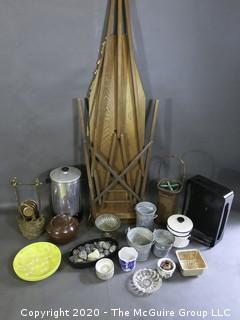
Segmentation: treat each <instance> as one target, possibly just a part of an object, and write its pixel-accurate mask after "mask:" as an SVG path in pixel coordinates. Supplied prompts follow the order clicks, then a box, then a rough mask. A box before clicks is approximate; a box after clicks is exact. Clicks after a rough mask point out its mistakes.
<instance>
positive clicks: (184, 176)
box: [159, 154, 186, 184]
mask: <svg viewBox="0 0 240 320" xmlns="http://www.w3.org/2000/svg"><path fill="white" fill-rule="evenodd" d="M171 158H172V159H176V160H178V161H179V162H180V165H181V180H182V184H183V183H184V181H185V178H186V166H185V162H184V161H183V160H182V159H181V158H179V157H178V156H175V155H173V154H171V155H170V156H165V157H161V158H160V159H171ZM159 177H160V168H159Z"/></svg>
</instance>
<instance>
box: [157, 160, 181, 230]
mask: <svg viewBox="0 0 240 320" xmlns="http://www.w3.org/2000/svg"><path fill="white" fill-rule="evenodd" d="M168 158H174V159H176V160H178V161H179V162H180V165H181V168H182V170H181V171H182V172H181V179H171V178H163V179H161V180H160V181H159V182H158V184H157V188H158V218H157V219H156V222H157V224H161V225H166V223H167V219H168V218H169V217H170V216H171V215H172V214H176V212H177V208H178V200H179V195H180V193H181V191H182V189H183V184H184V180H185V176H186V169H185V163H184V161H183V160H182V159H180V158H178V157H176V156H174V155H171V156H169V157H168ZM165 183H166V184H167V183H169V184H170V185H174V184H178V185H179V188H178V189H177V190H167V189H165V188H162V187H161V186H162V185H163V184H165Z"/></svg>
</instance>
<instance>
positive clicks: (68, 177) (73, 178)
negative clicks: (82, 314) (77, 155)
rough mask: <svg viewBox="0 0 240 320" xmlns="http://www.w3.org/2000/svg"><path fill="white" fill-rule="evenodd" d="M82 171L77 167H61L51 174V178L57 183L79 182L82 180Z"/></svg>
mask: <svg viewBox="0 0 240 320" xmlns="http://www.w3.org/2000/svg"><path fill="white" fill-rule="evenodd" d="M80 176H81V171H80V170H79V169H77V168H75V167H60V168H56V169H54V170H52V171H51V172H50V178H51V180H52V181H54V182H57V183H71V182H77V181H78V180H79V179H80Z"/></svg>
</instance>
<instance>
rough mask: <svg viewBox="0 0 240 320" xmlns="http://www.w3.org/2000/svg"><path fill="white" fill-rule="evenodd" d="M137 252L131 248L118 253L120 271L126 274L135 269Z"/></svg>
mask: <svg viewBox="0 0 240 320" xmlns="http://www.w3.org/2000/svg"><path fill="white" fill-rule="evenodd" d="M137 257H138V252H137V250H136V249H134V248H132V247H123V248H122V249H121V250H119V252H118V258H119V264H120V266H121V269H122V271H125V272H128V271H132V270H134V269H135V268H136V261H137Z"/></svg>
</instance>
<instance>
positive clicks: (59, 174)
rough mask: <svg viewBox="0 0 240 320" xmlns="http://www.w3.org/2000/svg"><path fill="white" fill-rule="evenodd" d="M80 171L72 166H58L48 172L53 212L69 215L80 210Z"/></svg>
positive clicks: (75, 213)
mask: <svg viewBox="0 0 240 320" xmlns="http://www.w3.org/2000/svg"><path fill="white" fill-rule="evenodd" d="M80 177H81V171H80V170H79V169H77V168H74V167H60V168H56V169H54V170H53V171H51V172H50V179H51V196H52V208H53V211H54V213H55V214H60V213H67V214H69V215H71V216H73V215H77V214H78V213H79V211H80Z"/></svg>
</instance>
